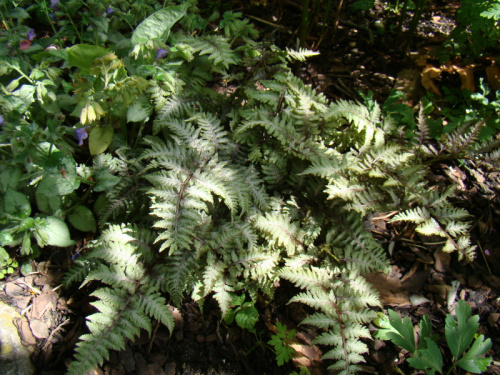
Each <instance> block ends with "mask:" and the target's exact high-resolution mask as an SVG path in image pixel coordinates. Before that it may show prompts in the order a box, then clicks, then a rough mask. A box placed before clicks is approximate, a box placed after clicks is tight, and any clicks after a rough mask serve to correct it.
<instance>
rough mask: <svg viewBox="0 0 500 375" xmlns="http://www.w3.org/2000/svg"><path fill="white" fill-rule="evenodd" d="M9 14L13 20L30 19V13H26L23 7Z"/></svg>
mask: <svg viewBox="0 0 500 375" xmlns="http://www.w3.org/2000/svg"><path fill="white" fill-rule="evenodd" d="M8 14H9V17H11V18H17V19H18V20H23V19H25V18H30V15H29V13H28V12H26V11H25V10H24V9H23V8H21V7H17V8H14V9H12V10H11V11H10V12H9V13H8Z"/></svg>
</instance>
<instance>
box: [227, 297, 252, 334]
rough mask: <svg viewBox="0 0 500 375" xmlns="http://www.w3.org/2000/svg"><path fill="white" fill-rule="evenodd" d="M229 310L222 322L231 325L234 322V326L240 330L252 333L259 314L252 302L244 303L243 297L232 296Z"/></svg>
mask: <svg viewBox="0 0 500 375" xmlns="http://www.w3.org/2000/svg"><path fill="white" fill-rule="evenodd" d="M231 307H232V308H231V309H230V310H229V311H228V312H227V313H226V316H225V317H224V322H225V323H226V324H231V323H232V322H233V321H235V320H236V324H238V326H239V327H240V328H244V329H248V330H249V331H250V332H253V331H254V328H255V324H256V323H257V321H258V320H259V312H258V311H257V309H256V308H255V306H254V303H253V302H245V295H244V294H243V295H241V296H238V295H236V294H235V295H233V301H232V304H231Z"/></svg>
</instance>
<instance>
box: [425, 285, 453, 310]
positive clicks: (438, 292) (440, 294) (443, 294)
mask: <svg viewBox="0 0 500 375" xmlns="http://www.w3.org/2000/svg"><path fill="white" fill-rule="evenodd" d="M426 289H427V290H428V291H429V292H431V293H432V294H433V295H434V298H435V299H436V303H438V304H440V305H441V306H445V305H446V299H447V296H448V291H449V290H450V289H451V286H449V285H427V287H426Z"/></svg>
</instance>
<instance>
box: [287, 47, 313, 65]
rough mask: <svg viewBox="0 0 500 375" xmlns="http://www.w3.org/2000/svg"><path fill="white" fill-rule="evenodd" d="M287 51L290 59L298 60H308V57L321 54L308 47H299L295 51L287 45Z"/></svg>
mask: <svg viewBox="0 0 500 375" xmlns="http://www.w3.org/2000/svg"><path fill="white" fill-rule="evenodd" d="M286 53H287V55H286V57H287V59H288V60H289V61H294V60H297V61H301V62H304V61H306V59H307V58H308V57H312V56H317V55H319V52H315V51H312V50H310V49H307V48H299V50H298V51H295V50H293V49H290V48H288V47H287V48H286Z"/></svg>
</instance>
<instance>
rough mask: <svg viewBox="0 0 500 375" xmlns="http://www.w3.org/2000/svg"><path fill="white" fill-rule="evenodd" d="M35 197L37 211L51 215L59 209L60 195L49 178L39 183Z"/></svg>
mask: <svg viewBox="0 0 500 375" xmlns="http://www.w3.org/2000/svg"><path fill="white" fill-rule="evenodd" d="M35 197H36V204H37V206H38V209H39V210H40V211H42V212H44V213H46V214H51V213H53V212H55V211H56V210H58V209H60V208H61V195H60V194H59V190H58V189H57V185H56V184H55V182H54V181H53V178H51V177H50V176H49V177H47V178H44V179H43V180H42V181H40V183H39V184H38V186H37V188H36V191H35Z"/></svg>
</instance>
